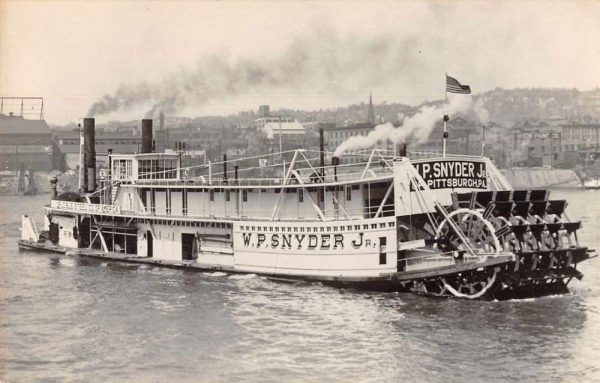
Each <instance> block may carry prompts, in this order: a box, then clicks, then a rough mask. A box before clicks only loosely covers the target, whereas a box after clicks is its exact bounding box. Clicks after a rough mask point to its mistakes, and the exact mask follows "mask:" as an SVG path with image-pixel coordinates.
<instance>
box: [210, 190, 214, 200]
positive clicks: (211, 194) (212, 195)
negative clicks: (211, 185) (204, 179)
mask: <svg viewBox="0 0 600 383" xmlns="http://www.w3.org/2000/svg"><path fill="white" fill-rule="evenodd" d="M214 200H215V191H214V190H213V189H210V201H211V202H214Z"/></svg>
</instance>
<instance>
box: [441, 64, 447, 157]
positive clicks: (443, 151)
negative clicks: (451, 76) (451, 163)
mask: <svg viewBox="0 0 600 383" xmlns="http://www.w3.org/2000/svg"><path fill="white" fill-rule="evenodd" d="M444 103H445V104H448V72H446V78H445V79H444ZM447 122H448V115H447V114H444V138H443V139H442V157H444V158H445V157H446V138H448V130H446V123H447Z"/></svg>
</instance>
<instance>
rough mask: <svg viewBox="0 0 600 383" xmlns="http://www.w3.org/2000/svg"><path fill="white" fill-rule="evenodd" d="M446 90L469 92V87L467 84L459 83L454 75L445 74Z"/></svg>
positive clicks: (461, 92)
mask: <svg viewBox="0 0 600 383" xmlns="http://www.w3.org/2000/svg"><path fill="white" fill-rule="evenodd" d="M446 92H450V93H460V94H470V93H471V87H470V86H468V85H461V84H460V82H458V80H456V79H455V78H454V77H450V76H448V75H446Z"/></svg>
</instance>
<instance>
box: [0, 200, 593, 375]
mask: <svg viewBox="0 0 600 383" xmlns="http://www.w3.org/2000/svg"><path fill="white" fill-rule="evenodd" d="M553 197H554V198H567V199H568V201H569V207H568V208H567V213H568V214H569V216H570V217H572V219H575V218H577V219H581V220H582V221H583V224H584V228H583V229H582V230H580V231H579V238H580V242H581V243H582V244H586V245H589V246H590V247H593V248H596V249H600V206H599V203H600V191H555V192H553ZM47 200H48V195H42V196H35V197H0V381H3V382H4V381H6V382H38V381H39V382H71V381H103V382H122V381H141V382H165V381H183V382H188V381H189V382H192V381H193V382H220V381H236V382H256V381H260V382H282V381H295V382H300V381H302V382H307V381H308V382H310V381H318V382H321V381H334V382H335V381H339V382H348V381H364V382H389V381H402V382H447V381H474V382H505V381H513V380H516V379H519V380H529V381H543V382H561V381H568V382H574V381H579V382H583V381H586V382H590V381H600V361H599V359H598V358H599V357H600V260H598V259H593V260H590V261H587V262H584V263H582V264H581V265H580V270H581V271H582V272H583V273H584V274H585V278H584V279H583V280H582V281H574V282H572V284H571V293H570V294H567V295H563V296H553V297H544V298H539V299H531V300H523V301H508V302H479V301H476V302H471V301H463V300H438V299H431V298H425V297H418V296H414V295H411V294H396V293H386V294H383V293H366V292H355V291H349V290H341V289H336V288H330V287H325V286H321V285H319V284H309V283H300V284H296V285H291V284H282V283H277V282H272V281H269V280H265V279H262V278H259V277H255V276H254V277H252V276H250V277H247V276H243V277H240V276H235V277H234V276H227V275H222V274H221V273H199V272H193V271H180V270H170V269H161V268H155V267H148V266H145V265H144V266H140V265H130V264H119V263H107V262H104V261H100V260H89V259H83V258H76V257H68V256H64V255H53V254H48V253H39V252H31V251H23V250H21V251H19V250H18V248H17V244H16V241H17V239H18V237H19V220H20V218H19V215H20V214H21V213H28V214H30V215H32V216H34V217H36V219H37V222H38V223H40V222H41V217H42V216H41V214H42V210H41V206H42V205H43V204H44V203H46V202H47Z"/></svg>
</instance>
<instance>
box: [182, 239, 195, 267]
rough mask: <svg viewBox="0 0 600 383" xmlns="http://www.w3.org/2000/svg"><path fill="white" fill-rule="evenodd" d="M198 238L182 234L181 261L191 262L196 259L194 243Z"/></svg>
mask: <svg viewBox="0 0 600 383" xmlns="http://www.w3.org/2000/svg"><path fill="white" fill-rule="evenodd" d="M195 240H196V236H195V235H194V234H188V233H182V234H181V259H182V260H184V261H185V260H188V261H191V260H193V259H194V251H193V250H194V241H195Z"/></svg>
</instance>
